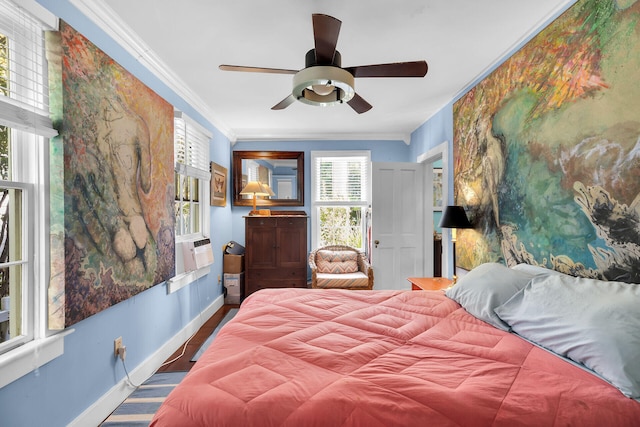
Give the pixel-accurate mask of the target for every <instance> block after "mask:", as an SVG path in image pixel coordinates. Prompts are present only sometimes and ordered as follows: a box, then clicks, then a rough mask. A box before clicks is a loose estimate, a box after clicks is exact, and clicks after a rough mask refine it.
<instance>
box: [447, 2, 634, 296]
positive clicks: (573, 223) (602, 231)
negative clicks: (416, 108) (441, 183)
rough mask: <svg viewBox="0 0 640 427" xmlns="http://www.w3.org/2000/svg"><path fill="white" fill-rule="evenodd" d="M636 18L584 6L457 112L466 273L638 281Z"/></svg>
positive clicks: (607, 5) (610, 5) (609, 7)
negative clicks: (511, 268) (496, 269)
mask: <svg viewBox="0 0 640 427" xmlns="http://www.w3.org/2000/svg"><path fill="white" fill-rule="evenodd" d="M639 21H640V2H637V1H635V0H618V1H615V0H583V1H582V0H581V1H578V2H577V3H576V4H574V5H573V6H572V7H571V8H569V9H568V10H567V11H566V12H565V13H564V14H562V15H561V16H560V17H559V18H558V19H557V20H555V21H554V22H553V23H551V24H550V25H549V26H548V27H547V28H546V29H544V30H543V31H542V32H541V33H539V34H538V35H537V36H536V37H535V38H534V39H533V40H531V41H530V42H529V43H528V44H526V45H525V46H524V47H523V48H522V49H520V50H519V51H518V52H517V53H516V54H514V55H513V56H512V57H511V58H510V59H508V60H507V61H505V63H503V64H502V65H501V66H500V67H498V68H497V69H496V70H495V71H494V72H493V73H491V74H490V75H489V76H488V77H487V78H486V79H484V80H483V81H482V82H480V83H479V84H478V85H477V86H475V87H474V88H473V89H472V90H470V91H469V92H468V93H467V94H465V95H464V96H463V97H462V98H460V99H459V100H458V101H457V102H456V103H455V104H454V127H455V130H454V144H453V145H454V147H453V149H454V173H455V182H454V192H455V194H454V197H455V200H456V203H457V204H461V205H463V206H464V207H465V208H466V210H467V212H468V213H469V216H470V219H471V221H472V223H473V224H474V228H475V229H474V230H464V231H462V232H461V233H459V238H458V244H457V249H458V261H459V265H461V266H462V267H464V268H473V267H474V266H476V265H478V264H480V263H483V262H488V261H502V262H504V263H506V264H507V265H513V264H516V263H519V262H527V263H529V264H537V265H544V266H546V267H549V268H553V269H556V270H559V271H563V272H566V273H569V274H573V275H577V276H585V277H594V278H602V279H608V280H621V281H627V282H635V283H640V84H638V72H637V70H639V69H640V26H639V25H638V22H639Z"/></svg>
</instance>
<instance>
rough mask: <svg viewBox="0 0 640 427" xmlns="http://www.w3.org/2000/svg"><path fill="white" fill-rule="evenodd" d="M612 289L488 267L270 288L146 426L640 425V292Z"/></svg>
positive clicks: (247, 306)
mask: <svg viewBox="0 0 640 427" xmlns="http://www.w3.org/2000/svg"><path fill="white" fill-rule="evenodd" d="M603 283H604V284H603ZM611 283H612V282H599V281H595V280H591V279H577V278H572V277H571V276H564V275H561V274H555V273H550V272H548V270H547V271H544V270H543V271H542V272H541V271H538V270H533V271H532V270H528V269H527V267H526V266H525V268H519V269H518V268H507V267H504V266H501V265H500V264H485V265H482V266H480V267H477V268H476V269H474V270H472V271H470V272H469V273H468V274H466V275H465V276H464V278H462V279H461V280H460V281H459V283H458V284H457V285H456V286H454V287H453V288H451V289H449V290H447V291H446V292H443V291H348V290H318V289H268V290H261V291H259V292H256V293H254V294H252V295H251V296H250V297H248V298H247V299H246V300H245V301H244V302H243V304H242V306H241V308H240V310H239V312H238V313H237V314H236V316H235V317H234V318H233V319H232V320H231V321H230V322H228V323H227V324H226V325H225V326H224V327H223V328H222V330H221V331H220V333H219V334H218V336H217V337H216V338H215V340H214V342H213V344H212V345H211V347H209V348H208V349H207V351H206V352H205V353H204V354H203V355H202V356H201V358H200V359H199V360H198V362H197V363H196V364H195V366H194V367H193V368H192V370H191V371H190V372H189V374H188V375H187V376H186V378H185V379H184V380H183V381H182V382H181V383H180V384H179V385H178V386H177V387H176V388H175V389H174V391H173V392H172V393H171V394H170V395H169V396H168V397H167V399H166V400H165V402H164V403H163V404H162V405H161V407H160V409H159V410H158V411H157V413H156V415H155V417H154V419H153V421H152V423H151V426H154V427H160V426H233V427H236V426H367V427H377V426H380V427H382V426H385V427H388V426H427V425H429V426H510V427H511V426H568V425H574V426H598V427H601V426H618V427H620V426H640V402H639V401H638V400H637V399H638V398H639V397H640V372H639V371H640V315H638V312H639V311H640V310H639V308H640V285H632V284H618V283H613V285H611ZM611 286H613V288H614V289H613V291H612V290H611V289H610V288H611ZM603 292H604V293H605V295H606V296H605V297H603V294H602V293H603ZM610 294H613V297H611V295H610ZM552 295H553V296H552ZM567 298H568V299H569V301H567ZM593 298H595V299H596V300H597V301H599V304H597V305H598V306H602V308H593V300H592V299H593ZM608 300H612V301H611V302H607V301H608ZM603 301H604V302H603ZM569 302H570V303H569ZM585 304H586V307H588V308H589V309H588V310H586V312H585V309H584V308H585ZM612 304H613V306H612ZM580 307H582V308H580ZM498 313H499V314H498ZM594 313H595V314H594ZM577 322H581V324H576V323H577ZM615 346H618V347H619V348H614V347H615ZM551 350H553V351H551ZM583 353H584V354H583Z"/></svg>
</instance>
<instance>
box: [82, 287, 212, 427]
mask: <svg viewBox="0 0 640 427" xmlns="http://www.w3.org/2000/svg"><path fill="white" fill-rule="evenodd" d="M223 305H224V296H223V295H220V296H219V297H218V298H216V299H215V300H214V301H213V302H212V303H211V304H210V305H209V306H208V307H207V308H206V309H205V310H204V311H203V312H202V314H201V315H199V316H197V317H196V318H195V319H193V320H192V321H191V322H189V324H187V325H186V326H185V327H184V328H182V330H181V331H180V332H178V333H177V334H176V335H175V336H173V337H172V338H171V339H170V340H169V341H167V342H166V343H165V344H164V345H163V346H162V347H160V348H159V349H158V351H156V352H155V353H154V354H152V355H151V356H149V357H148V358H147V359H146V360H145V361H144V362H142V363H141V364H140V365H138V366H137V367H136V368H135V369H133V370H132V371H131V372H130V373H129V376H130V377H131V381H133V382H134V383H136V384H142V383H143V382H144V381H146V380H147V379H149V377H151V375H153V374H154V373H155V372H156V371H157V370H158V368H160V366H161V365H162V364H163V363H164V362H165V360H167V359H168V358H169V357H170V356H171V355H172V354H173V353H174V352H175V351H176V350H177V349H178V348H180V346H181V345H182V344H184V342H185V341H186V340H188V339H189V337H190V336H191V335H193V334H194V333H196V332H197V331H198V329H200V327H201V326H202V325H203V324H204V322H205V321H206V320H207V319H209V318H210V317H211V316H212V315H213V314H214V313H215V312H216V311H218V310H219V309H220V308H221V307H222V306H223ZM134 390H135V388H134V387H133V386H131V385H130V384H129V382H128V380H127V377H126V376H125V377H124V378H123V379H122V380H121V381H120V382H118V383H117V384H116V385H114V386H113V387H111V389H110V390H109V391H108V392H106V393H105V394H104V395H102V397H100V399H98V400H97V401H96V402H94V403H93V405H91V406H90V407H88V408H87V409H86V410H85V411H84V412H83V413H82V414H80V415H79V416H78V417H77V418H76V419H75V420H73V421H72V422H71V423H69V426H70V427H84V426H98V425H100V424H101V423H102V422H103V421H104V420H105V419H106V418H107V417H108V416H109V415H110V414H111V413H112V412H113V411H114V410H115V409H116V408H117V407H118V406H119V405H120V404H121V403H122V402H124V400H125V399H126V398H127V397H129V395H130V394H131V393H132V392H133V391H134Z"/></svg>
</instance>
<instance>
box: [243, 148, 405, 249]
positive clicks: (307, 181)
mask: <svg viewBox="0 0 640 427" xmlns="http://www.w3.org/2000/svg"><path fill="white" fill-rule="evenodd" d="M260 150H274V151H304V206H299V207H288V206H287V207H282V208H274V209H272V210H303V211H305V212H306V213H307V215H311V176H310V173H311V152H312V151H321V150H324V151H339V150H343V151H346V150H369V151H371V161H372V162H411V161H412V159H411V149H410V147H409V146H408V145H407V144H405V143H404V142H402V141H280V142H278V141H269V142H238V143H236V144H235V145H234V146H233V151H260ZM251 209H252V208H251V207H250V206H234V207H233V208H232V217H233V219H232V221H233V236H234V240H235V241H236V242H238V243H240V244H242V245H244V242H245V233H244V216H246V215H247V214H248V213H249V211H250V210H251ZM309 224H310V223H309ZM310 229H311V226H310V225H309V233H310ZM307 244H308V246H309V247H310V245H311V238H308V239H307Z"/></svg>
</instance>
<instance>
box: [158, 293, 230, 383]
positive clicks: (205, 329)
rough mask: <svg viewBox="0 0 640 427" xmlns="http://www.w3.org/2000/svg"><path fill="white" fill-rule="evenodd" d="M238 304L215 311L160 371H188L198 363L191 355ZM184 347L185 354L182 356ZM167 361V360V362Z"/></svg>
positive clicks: (227, 305)
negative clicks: (193, 360) (192, 359)
mask: <svg viewBox="0 0 640 427" xmlns="http://www.w3.org/2000/svg"><path fill="white" fill-rule="evenodd" d="M238 307H239V305H237V304H225V305H223V306H222V307H221V308H220V309H219V310H218V311H216V312H215V314H214V315H213V316H211V318H209V320H207V321H206V322H204V325H202V327H201V328H200V329H199V330H198V332H196V334H195V335H194V336H193V338H191V340H190V341H189V342H188V344H187V346H186V348H185V346H184V344H183V345H181V346H180V348H178V350H176V352H175V353H173V354H172V355H171V357H169V358H168V359H167V362H168V361H170V360H173V359H176V360H175V361H173V362H171V363H168V364H166V365H164V366H162V367H161V368H160V369H158V372H177V371H188V370H190V369H191V367H192V366H193V365H194V364H195V363H196V362H192V361H191V357H192V356H193V355H194V354H195V353H196V352H197V351H198V349H199V348H200V346H201V345H202V343H203V342H205V341H206V340H207V338H209V335H211V333H212V332H213V330H214V329H215V328H216V326H218V324H219V323H220V321H221V320H222V318H223V317H224V316H225V315H226V314H227V313H228V312H229V310H230V309H232V308H238ZM183 349H184V354H183V355H182V356H180V354H181V353H182V351H183ZM178 356H180V357H178ZM165 363H166V362H165Z"/></svg>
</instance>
